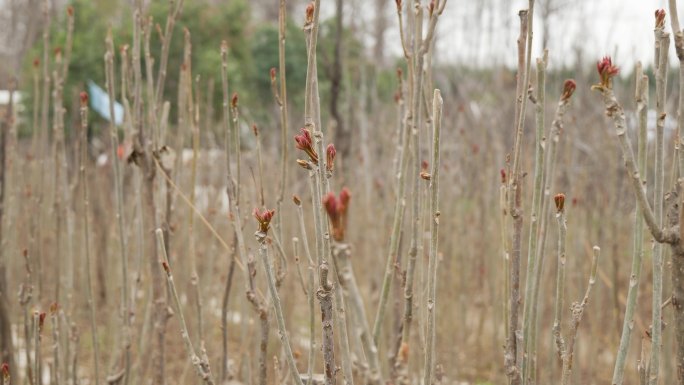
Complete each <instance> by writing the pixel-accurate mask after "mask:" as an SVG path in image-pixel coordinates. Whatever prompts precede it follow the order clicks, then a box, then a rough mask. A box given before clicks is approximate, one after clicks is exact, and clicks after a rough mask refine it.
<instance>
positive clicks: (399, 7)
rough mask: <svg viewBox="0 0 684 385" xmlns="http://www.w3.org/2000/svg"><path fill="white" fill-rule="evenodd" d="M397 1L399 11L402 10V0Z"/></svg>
mask: <svg viewBox="0 0 684 385" xmlns="http://www.w3.org/2000/svg"><path fill="white" fill-rule="evenodd" d="M394 2H395V3H397V11H401V0H394Z"/></svg>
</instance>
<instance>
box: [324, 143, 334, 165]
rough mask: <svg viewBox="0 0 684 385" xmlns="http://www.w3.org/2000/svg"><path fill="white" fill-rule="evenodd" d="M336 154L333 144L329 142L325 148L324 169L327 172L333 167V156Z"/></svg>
mask: <svg viewBox="0 0 684 385" xmlns="http://www.w3.org/2000/svg"><path fill="white" fill-rule="evenodd" d="M336 155H337V150H335V145H334V144H332V143H330V144H329V145H328V147H326V148H325V160H326V162H325V169H326V170H328V172H332V171H333V169H334V168H335V156H336Z"/></svg>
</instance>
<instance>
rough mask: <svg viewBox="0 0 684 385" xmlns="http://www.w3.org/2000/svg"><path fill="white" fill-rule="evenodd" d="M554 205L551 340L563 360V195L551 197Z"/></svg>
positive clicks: (564, 220)
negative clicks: (555, 235)
mask: <svg viewBox="0 0 684 385" xmlns="http://www.w3.org/2000/svg"><path fill="white" fill-rule="evenodd" d="M553 200H554V202H555V203H556V219H557V221H558V258H557V260H556V303H555V306H556V307H555V310H554V318H553V329H552V334H553V339H554V342H555V344H556V352H557V353H558V358H559V359H560V360H561V361H562V360H563V353H564V352H565V340H564V339H563V333H562V326H563V324H562V321H563V301H564V297H565V262H566V258H565V238H566V237H565V235H566V233H567V223H566V219H565V194H557V195H556V196H554V197H553Z"/></svg>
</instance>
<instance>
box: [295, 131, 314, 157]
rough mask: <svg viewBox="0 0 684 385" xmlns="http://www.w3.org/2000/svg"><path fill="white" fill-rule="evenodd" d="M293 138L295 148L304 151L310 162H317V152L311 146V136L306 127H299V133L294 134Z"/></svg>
mask: <svg viewBox="0 0 684 385" xmlns="http://www.w3.org/2000/svg"><path fill="white" fill-rule="evenodd" d="M294 140H295V147H296V148H297V149H299V150H302V151H304V152H305V153H306V154H307V155H308V156H309V158H311V161H312V162H314V163H318V153H316V150H314V148H313V138H312V137H311V132H309V130H308V129H306V128H301V129H300V130H299V135H295V136H294Z"/></svg>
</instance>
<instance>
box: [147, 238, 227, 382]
mask: <svg viewBox="0 0 684 385" xmlns="http://www.w3.org/2000/svg"><path fill="white" fill-rule="evenodd" d="M155 234H156V237H157V244H158V247H159V249H160V250H161V256H162V258H163V259H162V261H161V265H162V268H163V269H164V272H165V273H166V283H167V285H168V289H169V292H170V294H171V299H172V300H173V304H174V306H175V307H176V309H175V310H176V312H177V313H178V321H179V322H180V327H181V337H182V338H183V342H184V343H185V349H186V350H187V353H188V356H189V358H190V362H191V363H192V365H193V366H194V367H195V370H196V371H197V376H199V378H200V379H202V381H204V383H205V384H207V385H213V384H214V377H213V376H212V374H211V367H210V366H209V359H208V358H207V354H206V352H205V351H204V346H203V344H201V345H200V354H199V355H198V354H197V351H196V349H195V347H194V346H193V344H192V341H191V339H190V333H188V327H187V325H186V324H185V316H183V309H182V308H181V303H180V299H179V298H178V292H177V291H176V285H175V283H174V280H173V274H172V273H171V266H170V265H169V259H168V255H167V254H166V248H165V247H164V233H163V231H162V229H159V228H158V229H156V230H155Z"/></svg>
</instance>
